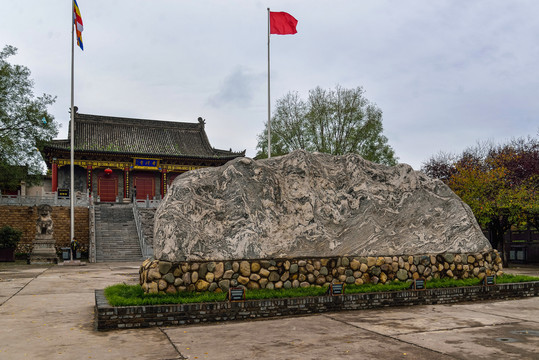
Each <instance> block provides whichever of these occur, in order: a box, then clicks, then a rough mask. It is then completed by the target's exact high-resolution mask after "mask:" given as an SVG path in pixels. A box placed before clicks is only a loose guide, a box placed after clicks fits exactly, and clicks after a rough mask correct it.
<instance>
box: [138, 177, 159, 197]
mask: <svg viewBox="0 0 539 360" xmlns="http://www.w3.org/2000/svg"><path fill="white" fill-rule="evenodd" d="M133 186H136V187H137V199H138V200H146V196H148V199H150V200H152V199H153V197H154V196H155V178H154V177H153V176H151V175H135V176H134V177H133Z"/></svg>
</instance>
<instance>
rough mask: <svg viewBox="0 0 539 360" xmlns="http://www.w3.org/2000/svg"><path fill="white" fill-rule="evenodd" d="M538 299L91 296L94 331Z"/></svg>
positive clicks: (485, 292)
mask: <svg viewBox="0 0 539 360" xmlns="http://www.w3.org/2000/svg"><path fill="white" fill-rule="evenodd" d="M532 296H539V281H532V282H521V283H510V284H496V285H491V286H467V287H451V288H441V289H426V290H420V291H415V290H403V291H391V292H373V293H359V294H345V295H342V296H329V295H326V296H315V297H300V298H278V299H260V300H246V301H243V302H228V301H223V302H207V303H190V304H170V305H144V306H117V307H115V306H111V305H110V304H109V303H108V301H107V299H106V297H105V294H104V290H102V289H101V290H95V329H96V330H112V329H125V328H142V327H153V326H178V325H189V324H198V323H212V322H223V321H241V320H253V319H262V318H267V319H272V318H278V317H283V316H286V317H289V316H301V315H309V314H318V313H324V312H338V311H354V310H365V309H376V308H383V307H395V306H412V305H435V304H450V303H458V302H466V301H488V300H490V301H492V300H510V299H516V298H522V297H532Z"/></svg>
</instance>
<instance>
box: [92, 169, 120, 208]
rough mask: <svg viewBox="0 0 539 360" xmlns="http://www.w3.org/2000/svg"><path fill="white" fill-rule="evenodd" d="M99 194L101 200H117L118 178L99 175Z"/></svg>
mask: <svg viewBox="0 0 539 360" xmlns="http://www.w3.org/2000/svg"><path fill="white" fill-rule="evenodd" d="M97 195H99V198H100V201H101V202H115V201H116V196H118V178H117V177H114V176H110V175H104V176H99V177H98V179H97Z"/></svg>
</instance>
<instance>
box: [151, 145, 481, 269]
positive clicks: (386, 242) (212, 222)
mask: <svg viewBox="0 0 539 360" xmlns="http://www.w3.org/2000/svg"><path fill="white" fill-rule="evenodd" d="M490 249H491V247H490V244H489V243H488V241H487V239H486V238H485V237H484V236H483V233H482V232H481V229H480V228H479V226H478V225H477V222H476V220H475V218H474V216H473V214H472V212H471V210H470V208H469V207H468V206H467V205H466V204H464V203H463V202H462V201H461V200H460V199H459V198H458V197H457V196H456V195H455V194H454V193H453V192H452V191H451V190H450V189H449V187H447V186H446V185H445V184H443V183H442V182H441V181H439V180H433V179H431V178H429V177H427V176H426V175H424V174H423V173H421V172H417V171H414V170H413V169H412V168H411V167H410V166H408V165H405V164H399V165H397V166H394V167H387V166H383V165H378V164H374V163H371V162H369V161H366V160H364V159H363V158H361V157H360V156H359V155H353V154H350V155H346V156H331V155H327V154H320V153H314V154H313V153H308V152H305V151H295V152H293V153H291V154H289V155H286V156H282V157H277V158H271V159H265V160H258V161H254V160H252V159H249V158H238V159H235V160H233V161H230V162H229V163H227V164H225V165H223V166H221V167H217V168H206V169H200V170H196V171H189V172H187V173H185V174H183V175H181V176H179V177H178V178H176V180H175V181H174V183H173V184H172V185H171V187H170V189H169V192H168V193H167V195H166V197H165V199H164V201H162V203H161V205H160V206H159V208H158V209H157V212H156V215H155V227H154V253H155V257H156V258H157V259H161V260H168V261H176V262H178V261H185V260H188V261H194V260H227V259H263V258H284V257H287V258H291V257H310V256H313V257H320V256H343V255H349V256H377V255H379V254H384V255H386V256H392V255H401V254H425V253H445V252H448V253H472V252H480V251H488V250H490Z"/></svg>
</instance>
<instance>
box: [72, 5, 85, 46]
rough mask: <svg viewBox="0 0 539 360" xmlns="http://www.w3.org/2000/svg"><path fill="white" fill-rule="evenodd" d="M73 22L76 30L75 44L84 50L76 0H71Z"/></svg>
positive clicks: (80, 20)
mask: <svg viewBox="0 0 539 360" xmlns="http://www.w3.org/2000/svg"><path fill="white" fill-rule="evenodd" d="M73 22H74V23H75V30H76V31H77V45H78V46H79V47H80V49H81V50H84V46H83V45H82V30H84V27H83V26H82V17H81V16H80V10H79V5H78V4H77V1H76V0H73Z"/></svg>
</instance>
